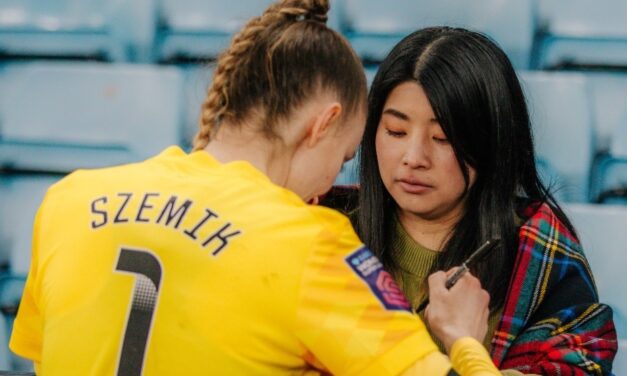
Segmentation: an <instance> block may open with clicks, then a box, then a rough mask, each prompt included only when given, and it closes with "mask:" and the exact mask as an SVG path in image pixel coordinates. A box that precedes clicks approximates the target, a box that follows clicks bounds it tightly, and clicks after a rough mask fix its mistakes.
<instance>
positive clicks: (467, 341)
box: [451, 337, 501, 376]
mask: <svg viewBox="0 0 627 376" xmlns="http://www.w3.org/2000/svg"><path fill="white" fill-rule="evenodd" d="M451 362H452V363H453V368H454V369H455V371H456V372H457V373H458V374H460V375H462V376H471V375H472V376H488V375H500V374H501V373H500V372H499V370H498V369H497V368H496V367H495V366H494V363H493V362H492V359H490V354H488V351H487V350H486V349H485V347H483V345H482V344H481V343H480V342H479V341H477V340H475V339H473V338H470V337H465V338H460V339H458V340H457V341H455V343H454V344H453V347H451Z"/></svg>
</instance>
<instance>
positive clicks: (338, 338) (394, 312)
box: [295, 221, 450, 375]
mask: <svg viewBox="0 0 627 376" xmlns="http://www.w3.org/2000/svg"><path fill="white" fill-rule="evenodd" d="M342 226H343V228H342V229H341V230H340V231H337V232H336V231H330V230H326V231H322V232H321V233H320V234H319V236H318V238H317V239H316V240H315V241H314V242H313V245H312V252H311V254H310V255H309V257H308V260H307V261H306V265H305V266H304V273H303V277H302V281H301V286H300V293H299V299H298V307H297V310H296V325H295V330H296V335H297V336H298V338H299V340H300V341H301V342H302V343H303V345H304V346H305V347H306V348H307V350H308V351H309V352H310V354H312V355H313V356H315V358H316V360H317V361H319V362H320V363H322V364H323V365H324V367H325V368H327V369H328V371H330V372H331V373H333V374H342V375H398V374H401V373H402V372H403V371H404V370H406V369H408V368H410V366H411V365H412V364H414V363H416V362H417V361H419V360H420V359H422V358H424V357H426V356H428V355H429V354H432V353H436V354H439V351H438V349H437V347H436V345H435V344H434V343H433V341H432V340H431V338H430V336H429V333H428V332H427V330H426V328H425V326H424V324H423V323H422V322H421V321H420V319H419V318H417V317H416V316H414V315H412V314H411V313H410V311H409V310H410V305H409V303H408V302H407V301H406V300H405V298H404V296H403V294H402V292H401V290H400V289H399V288H398V286H397V285H396V283H395V282H394V280H393V278H392V277H391V276H390V275H389V274H388V273H387V272H386V271H384V270H383V266H382V264H381V263H380V262H379V260H378V259H377V258H376V257H375V256H374V255H373V254H372V252H371V251H370V250H368V249H367V248H365V247H364V246H363V245H362V244H361V242H360V241H359V239H358V238H357V235H355V233H354V231H353V230H352V228H351V227H350V224H349V223H348V221H346V223H345V224H343V225H342ZM440 355H441V354H440ZM441 356H442V357H443V358H445V360H444V361H436V362H435V363H433V366H434V367H435V368H434V369H433V371H434V372H433V373H428V374H433V375H438V374H442V375H445V374H446V373H447V372H448V370H449V369H450V363H449V362H448V360H447V359H446V357H444V356H443V355H441Z"/></svg>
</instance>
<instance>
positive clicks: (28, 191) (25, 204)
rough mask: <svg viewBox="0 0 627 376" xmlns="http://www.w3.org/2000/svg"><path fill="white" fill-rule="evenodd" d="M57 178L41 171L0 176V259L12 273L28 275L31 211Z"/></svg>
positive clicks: (58, 177)
mask: <svg viewBox="0 0 627 376" xmlns="http://www.w3.org/2000/svg"><path fill="white" fill-rule="evenodd" d="M60 178H61V175H45V174H25V173H2V174H1V175H0V209H1V210H2V211H1V212H0V261H1V262H3V263H5V264H8V265H9V271H10V273H11V274H13V275H22V276H25V275H26V274H28V268H29V265H30V255H31V237H32V230H33V220H34V219H35V213H36V212H37V209H38V207H39V204H40V203H41V200H42V199H43V198H44V195H45V193H46V190H47V189H48V187H50V186H51V185H52V184H54V183H55V182H56V181H58V180H59V179H60ZM0 293H1V289H0ZM1 296H2V295H1V294H0V297H1ZM0 304H2V302H1V301H0Z"/></svg>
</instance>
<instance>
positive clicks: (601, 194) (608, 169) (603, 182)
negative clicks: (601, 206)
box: [592, 103, 627, 205]
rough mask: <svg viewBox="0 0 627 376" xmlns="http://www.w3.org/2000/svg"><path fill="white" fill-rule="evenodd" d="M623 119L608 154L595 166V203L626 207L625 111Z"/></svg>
mask: <svg viewBox="0 0 627 376" xmlns="http://www.w3.org/2000/svg"><path fill="white" fill-rule="evenodd" d="M626 104H627V103H626ZM623 108H627V107H623ZM623 119H624V120H623V122H622V124H621V126H620V127H618V128H617V129H616V130H615V132H614V134H613V137H612V139H611V142H610V149H609V152H608V153H607V154H604V155H602V156H600V157H599V160H598V161H597V163H596V165H595V170H594V178H593V185H592V189H593V194H594V196H593V198H594V199H595V200H596V201H597V202H604V203H606V202H612V203H621V204H626V205H627V110H626V111H625V116H624V118H623Z"/></svg>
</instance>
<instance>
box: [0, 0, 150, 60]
mask: <svg viewBox="0 0 627 376" xmlns="http://www.w3.org/2000/svg"><path fill="white" fill-rule="evenodd" d="M155 29H156V5H155V2H154V1H153V0H113V1H104V0H55V1H39V0H3V1H2V2H0V50H2V52H3V54H5V55H17V56H44V57H47V56H63V57H80V58H94V57H95V58H100V59H104V60H113V61H128V60H140V61H146V60H149V59H150V58H151V49H152V45H153V43H154V34H155Z"/></svg>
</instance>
